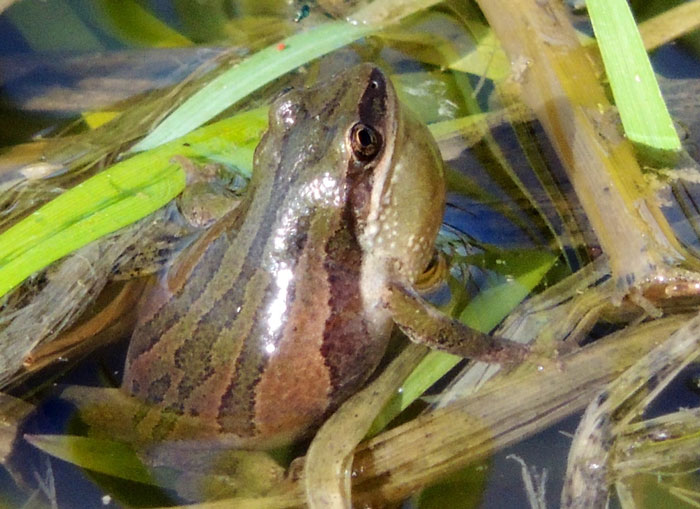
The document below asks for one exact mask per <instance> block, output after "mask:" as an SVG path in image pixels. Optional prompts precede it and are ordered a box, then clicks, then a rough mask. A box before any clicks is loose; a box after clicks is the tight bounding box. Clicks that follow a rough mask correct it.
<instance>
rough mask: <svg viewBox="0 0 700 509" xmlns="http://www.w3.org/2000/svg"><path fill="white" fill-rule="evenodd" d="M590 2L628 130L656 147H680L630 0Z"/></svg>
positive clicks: (633, 137)
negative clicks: (628, 0)
mask: <svg viewBox="0 0 700 509" xmlns="http://www.w3.org/2000/svg"><path fill="white" fill-rule="evenodd" d="M586 5H587V7H588V13H589V15H590V17H591V22H592V24H593V30H594V31H595V36H596V39H597V41H598V46H599V48H600V53H601V55H602V57H603V62H604V64H605V72H606V73H607V75H608V79H609V81H610V86H611V87H612V91H613V95H614V97H615V104H616V105H617V108H618V110H619V112H620V117H621V118H622V124H623V126H624V129H625V134H626V135H627V137H628V138H629V139H630V140H632V141H633V142H635V143H638V144H641V145H644V146H646V147H650V148H652V149H656V150H661V151H676V150H680V148H681V143H680V140H679V139H678V135H677V133H676V130H675V129H674V127H673V121H672V120H671V116H670V115H669V113H668V110H667V109H666V104H665V103H664V101H663V98H662V96H661V91H660V90H659V85H658V83H657V82H656V77H655V76H654V71H653V69H652V68H651V63H650V62H649V58H648V56H647V53H646V51H645V49H644V44H643V43H642V38H641V37H640V35H639V31H638V30H637V25H636V24H635V21H634V18H633V16H632V12H631V11H630V9H629V5H628V4H627V1H626V0H589V1H588V2H587V3H586Z"/></svg>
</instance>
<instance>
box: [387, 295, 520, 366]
mask: <svg viewBox="0 0 700 509" xmlns="http://www.w3.org/2000/svg"><path fill="white" fill-rule="evenodd" d="M384 300H385V305H386V306H387V308H388V309H389V310H390V312H391V315H392V317H393V320H394V323H395V324H396V325H397V326H398V327H399V328H400V329H401V331H402V332H403V333H404V334H406V335H407V336H408V337H409V339H410V340H411V341H413V342H416V343H422V344H424V345H426V346H428V347H430V348H435V349H437V350H443V351H446V352H449V353H452V354H455V355H459V356H461V357H468V358H470V359H475V360H480V361H484V362H489V363H497V364H517V363H519V362H521V361H522V360H523V359H524V358H525V357H526V356H527V354H528V353H529V351H530V349H529V348H528V347H527V346H526V345H523V344H520V343H516V342H514V341H510V340H508V339H505V338H500V337H496V336H489V335H488V334H484V333H482V332H479V331H476V330H474V329H471V328H469V327H467V326H466V325H464V324H463V323H460V322H458V321H457V320H454V319H452V318H450V317H449V316H447V315H445V314H444V313H442V312H441V311H439V310H438V309H436V308H435V307H434V306H432V305H431V304H430V303H428V302H427V301H426V300H424V299H423V298H422V297H421V296H420V295H418V293H417V292H416V291H415V290H414V289H413V288H411V287H409V286H407V285H405V284H403V283H400V282H392V283H390V284H389V285H388V286H387V293H386V295H385V297H384Z"/></svg>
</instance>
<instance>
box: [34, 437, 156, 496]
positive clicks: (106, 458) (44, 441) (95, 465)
mask: <svg viewBox="0 0 700 509" xmlns="http://www.w3.org/2000/svg"><path fill="white" fill-rule="evenodd" d="M25 438H26V440H27V441H28V442H29V443H30V444H32V445H33V446H34V447H36V448H38V449H40V450H42V451H44V452H45V453H46V454H50V455H51V456H54V457H56V458H59V459H62V460H63V461H67V462H69V463H72V464H74V465H77V466H79V467H82V468H87V469H88V470H94V471H95V472H100V473H103V474H108V475H112V476H115V477H119V478H121V479H127V480H130V481H136V482H140V483H146V484H154V482H153V480H152V479H151V476H150V474H149V473H148V471H147V470H146V468H145V467H144V466H143V464H142V463H141V461H140V460H139V459H138V457H137V456H136V454H135V453H134V451H133V449H132V448H131V447H129V446H128V445H126V444H123V443H121V442H113V441H111V440H100V439H95V438H88V437H80V436H73V435H25Z"/></svg>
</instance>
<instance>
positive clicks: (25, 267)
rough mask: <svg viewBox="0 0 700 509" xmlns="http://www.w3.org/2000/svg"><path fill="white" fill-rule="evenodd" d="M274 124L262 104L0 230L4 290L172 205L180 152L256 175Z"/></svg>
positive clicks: (179, 183) (180, 183)
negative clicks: (258, 155) (261, 146)
mask: <svg viewBox="0 0 700 509" xmlns="http://www.w3.org/2000/svg"><path fill="white" fill-rule="evenodd" d="M266 126H267V115H266V108H259V109H256V110H252V111H249V112H246V113H242V114H240V115H237V116H236V117H232V118H230V119H226V120H222V121H221V122H217V123H216V124H212V125H210V126H207V127H204V128H202V129H198V130H197V131H195V132H193V133H190V134H189V135H187V136H185V137H183V138H182V139H181V140H177V141H174V142H171V143H169V144H168V145H165V146H163V147H160V148H158V149H156V150H153V151H150V152H147V153H144V154H138V155H136V156H134V157H132V158H130V159H127V160H125V161H122V162H120V163H117V164H115V165H114V166H112V167H111V168H109V169H107V170H105V171H103V172H101V173H100V174H98V175H96V176H94V177H92V178H90V179H88V180H86V181H85V182H83V183H82V184H80V185H78V186H76V187H75V188H73V189H70V190H68V191H66V192H65V193H63V194H62V195H61V196H59V197H58V198H56V199H55V200H52V201H51V202H49V203H47V204H46V205H44V206H43V207H41V208H40V209H38V210H37V211H36V212H34V213H33V214H32V215H30V216H29V217H27V218H25V219H23V220H22V221H20V222H19V223H17V224H16V225H14V226H13V227H11V228H9V229H8V230H7V231H5V232H3V233H2V235H0V297H1V296H2V295H4V294H5V293H7V292H8V291H9V290H11V289H12V288H13V287H15V286H16V285H17V284H19V283H21V282H22V281H23V280H24V279H25V278H27V277H28V276H29V275H31V274H33V273H34V272H36V271H37V270H40V269H42V268H44V267H46V266H47V265H48V264H50V263H51V262H53V261H55V260H57V259H59V258H61V257H62V256H64V255H66V254H68V253H70V252H72V251H74V250H76V249H78V248H80V247H82V246H84V245H85V244H87V243H88V242H91V241H93V240H95V239H98V238H99V237H101V236H103V235H106V234H108V233H111V232H113V231H115V230H117V229H119V228H122V227H124V226H126V225H128V224H131V223H133V222H135V221H137V220H139V219H141V218H142V217H144V216H146V215H148V214H150V213H151V212H153V211H155V210H156V209H158V208H160V207H162V206H163V205H165V204H166V203H167V202H168V201H170V200H171V199H173V198H174V197H175V196H177V195H178V194H179V193H180V191H182V189H183V188H184V186H185V173H184V171H183V170H182V168H181V167H180V166H179V165H177V164H174V163H171V162H170V158H171V157H173V156H174V155H181V156H185V157H190V158H197V157H202V158H208V157H210V156H211V155H212V154H218V159H219V160H221V161H223V162H225V163H227V164H235V165H236V168H237V169H238V170H239V171H240V172H241V173H242V174H244V175H250V171H251V169H252V160H253V150H254V148H255V145H257V143H258V140H259V139H260V137H261V136H262V132H263V131H264V130H265V127H266Z"/></svg>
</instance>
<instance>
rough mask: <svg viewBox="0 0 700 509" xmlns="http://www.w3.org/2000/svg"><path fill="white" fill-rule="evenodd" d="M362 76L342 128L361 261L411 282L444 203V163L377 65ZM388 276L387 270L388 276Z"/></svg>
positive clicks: (422, 263) (423, 263) (381, 273)
mask: <svg viewBox="0 0 700 509" xmlns="http://www.w3.org/2000/svg"><path fill="white" fill-rule="evenodd" d="M362 71H363V72H364V73H365V81H366V82H367V83H368V85H367V88H366V92H365V94H364V96H363V97H362V98H361V99H360V101H359V103H358V105H359V107H358V118H357V120H356V122H355V123H354V124H353V125H352V126H351V127H350V128H349V129H348V131H347V134H346V144H347V145H348V147H349V151H350V152H351V153H352V156H351V158H350V166H349V167H350V170H349V171H348V181H349V182H353V181H354V182H355V184H354V185H353V186H352V188H351V189H352V190H351V195H350V201H351V204H352V206H353V208H354V211H355V214H356V217H357V224H358V239H359V241H360V245H361V247H362V250H363V253H364V256H365V259H366V260H367V266H368V267H372V268H371V271H374V272H377V273H375V274H373V275H372V276H371V277H375V278H380V279H381V278H383V277H386V276H387V272H391V273H392V274H393V275H394V276H399V277H400V278H402V279H404V280H406V281H409V282H413V281H414V280H415V278H416V277H417V276H418V275H419V274H420V273H421V271H422V270H423V269H424V268H425V266H426V265H427V263H428V261H429V260H430V257H431V256H432V252H433V245H434V242H435V238H436V236H437V233H438V230H439V229H440V225H441V223H442V216H443V213H444V208H445V180H444V168H443V162H442V158H441V156H440V152H439V151H438V148H437V146H436V144H435V140H434V139H433V137H432V135H431V134H430V132H429V131H428V129H427V127H426V126H425V124H423V123H422V122H420V121H419V120H418V119H417V118H416V117H415V116H414V114H413V113H412V112H411V111H410V110H409V109H407V108H406V107H402V106H401V104H400V103H399V100H398V98H397V96H396V91H395V90H394V87H393V86H392V84H391V82H390V81H389V79H388V77H387V76H385V75H384V74H383V73H382V72H381V71H380V70H378V69H376V68H373V67H370V66H367V67H363V68H362ZM392 277H393V276H392Z"/></svg>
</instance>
